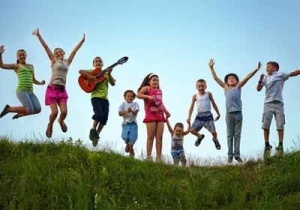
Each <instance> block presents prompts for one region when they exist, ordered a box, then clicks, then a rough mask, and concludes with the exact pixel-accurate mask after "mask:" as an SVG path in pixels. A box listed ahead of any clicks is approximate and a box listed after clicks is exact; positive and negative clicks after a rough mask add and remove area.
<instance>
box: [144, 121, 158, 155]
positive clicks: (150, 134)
mask: <svg viewBox="0 0 300 210" xmlns="http://www.w3.org/2000/svg"><path fill="white" fill-rule="evenodd" d="M146 128H147V145H146V150H147V159H148V158H149V159H150V158H151V153H152V147H153V141H154V136H155V128H156V122H148V123H146Z"/></svg>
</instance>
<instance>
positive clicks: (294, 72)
mask: <svg viewBox="0 0 300 210" xmlns="http://www.w3.org/2000/svg"><path fill="white" fill-rule="evenodd" d="M299 74H300V69H298V70H295V71H292V72H291V73H290V77H295V76H298V75H299Z"/></svg>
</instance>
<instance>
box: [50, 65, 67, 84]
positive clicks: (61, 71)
mask: <svg viewBox="0 0 300 210" xmlns="http://www.w3.org/2000/svg"><path fill="white" fill-rule="evenodd" d="M51 68H52V76H51V81H50V84H54V85H62V86H65V85H66V80H67V73H68V70H69V64H68V62H67V60H62V61H60V60H56V61H55V63H54V64H53V65H52V66H51Z"/></svg>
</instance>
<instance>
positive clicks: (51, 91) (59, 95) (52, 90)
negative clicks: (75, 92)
mask: <svg viewBox="0 0 300 210" xmlns="http://www.w3.org/2000/svg"><path fill="white" fill-rule="evenodd" d="M68 98H69V97H68V93H67V91H66V88H65V87H64V86H59V85H52V86H50V85H49V86H48V87H47V90H46V95H45V104H46V105H51V104H66V103H67V100H68Z"/></svg>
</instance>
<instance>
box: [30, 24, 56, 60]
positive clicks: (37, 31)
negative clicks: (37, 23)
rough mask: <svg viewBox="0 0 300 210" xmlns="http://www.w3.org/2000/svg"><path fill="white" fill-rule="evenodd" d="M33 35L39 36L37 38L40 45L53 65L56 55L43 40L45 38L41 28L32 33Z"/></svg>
mask: <svg viewBox="0 0 300 210" xmlns="http://www.w3.org/2000/svg"><path fill="white" fill-rule="evenodd" d="M32 34H33V35H36V36H37V38H38V39H39V41H40V43H41V44H42V46H43V47H44V49H45V50H46V53H47V55H48V58H49V59H50V61H51V63H53V62H54V55H53V53H52V51H51V50H50V48H49V47H48V45H47V44H46V42H45V40H44V39H43V37H42V36H41V34H40V30H39V28H37V29H35V30H34V31H33V32H32Z"/></svg>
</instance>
